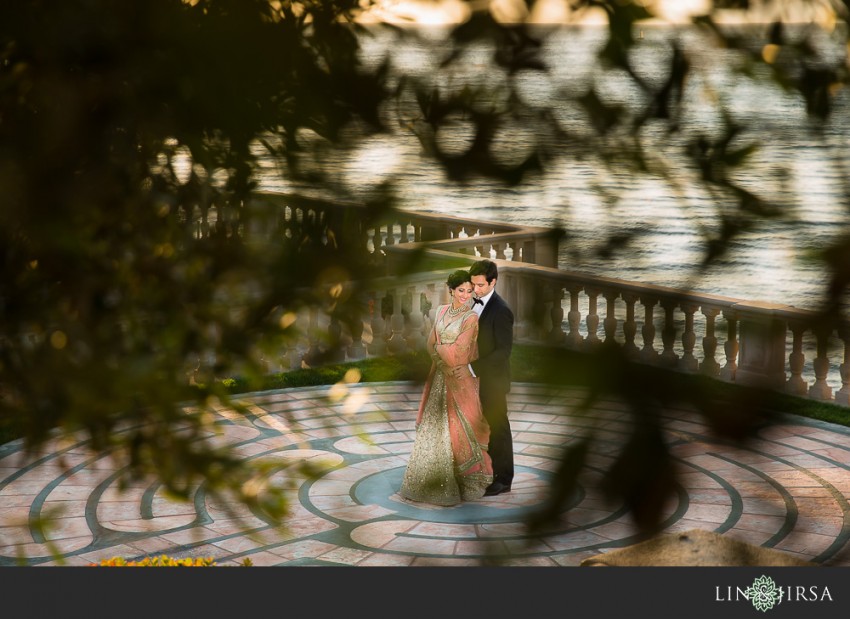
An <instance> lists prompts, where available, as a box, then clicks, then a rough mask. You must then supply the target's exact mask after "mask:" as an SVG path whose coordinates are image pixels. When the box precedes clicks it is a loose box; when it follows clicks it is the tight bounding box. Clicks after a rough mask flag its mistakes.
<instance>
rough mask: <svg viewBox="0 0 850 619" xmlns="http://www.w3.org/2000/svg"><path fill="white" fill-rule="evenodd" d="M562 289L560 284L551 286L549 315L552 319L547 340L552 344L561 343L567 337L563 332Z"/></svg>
mask: <svg viewBox="0 0 850 619" xmlns="http://www.w3.org/2000/svg"><path fill="white" fill-rule="evenodd" d="M563 300H564V289H563V288H562V287H561V284H554V285H553V286H552V308H551V309H550V310H549V315H550V317H551V319H552V329H551V331H549V336H548V338H547V339H548V341H549V342H552V343H553V344H563V343H564V342H565V341H566V339H567V334H566V333H564V305H563Z"/></svg>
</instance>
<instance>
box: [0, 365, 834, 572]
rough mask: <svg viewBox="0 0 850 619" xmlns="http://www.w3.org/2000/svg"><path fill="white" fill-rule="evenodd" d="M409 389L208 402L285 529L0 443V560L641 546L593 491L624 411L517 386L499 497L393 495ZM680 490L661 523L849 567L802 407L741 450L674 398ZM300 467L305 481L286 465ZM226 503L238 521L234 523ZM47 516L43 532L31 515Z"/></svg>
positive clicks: (445, 553)
mask: <svg viewBox="0 0 850 619" xmlns="http://www.w3.org/2000/svg"><path fill="white" fill-rule="evenodd" d="M419 394H420V386H419V385H416V384H413V383H408V382H392V383H371V384H363V385H355V386H351V387H349V388H348V391H347V392H346V393H345V394H344V397H339V394H338V393H334V392H333V391H332V389H331V388H330V387H309V388H301V389H288V390H280V391H267V392H262V393H252V394H245V395H243V396H240V398H239V399H240V400H241V401H243V402H245V403H246V404H248V405H249V406H250V410H251V412H252V414H251V415H247V416H243V415H241V414H237V413H235V412H234V411H232V410H229V409H226V408H222V409H221V410H219V411H218V412H217V415H218V416H217V419H216V426H217V429H218V430H219V431H220V432H219V433H217V434H216V436H215V440H217V441H220V442H221V443H222V444H227V445H229V446H230V448H231V449H233V450H234V451H235V452H236V453H238V454H240V455H242V456H243V457H245V458H264V459H273V460H276V461H277V463H279V465H280V466H279V467H278V470H279V472H278V473H275V474H274V475H275V476H276V477H278V478H277V479H275V478H272V479H270V482H272V483H284V482H287V483H290V484H291V486H292V490H291V496H292V499H293V500H292V509H291V513H290V515H289V517H288V519H287V522H286V523H285V526H284V527H273V526H271V524H270V523H269V521H268V520H267V519H265V518H264V517H263V514H258V513H253V512H249V511H247V510H245V509H244V508H242V507H241V506H239V505H221V504H218V503H217V502H216V501H215V500H212V498H211V497H209V496H207V495H206V493H205V492H204V488H203V487H199V488H197V489H196V490H195V492H194V496H193V501H191V502H188V503H183V502H175V501H173V500H172V499H170V498H169V497H167V496H165V494H164V493H163V492H162V490H161V488H160V487H159V486H158V485H157V484H156V483H151V482H147V483H139V484H137V485H136V486H133V487H130V488H128V489H126V490H124V491H119V489H118V487H117V484H116V481H115V480H116V478H117V476H118V473H119V472H120V471H118V470H117V469H116V465H115V463H114V462H113V460H112V459H111V458H110V456H109V455H108V454H96V453H93V452H92V451H91V450H90V449H89V447H88V445H87V443H86V442H85V441H84V440H80V441H79V442H73V441H68V440H65V441H58V440H57V441H53V443H52V444H51V445H50V446H49V449H47V450H45V451H43V452H42V454H41V455H39V456H37V457H31V458H29V459H28V460H24V458H23V452H22V446H21V444H20V442H18V441H15V442H12V443H8V444H6V445H3V446H0V565H17V564H20V563H24V564H28V565H56V564H65V565H86V564H88V563H91V562H97V561H100V560H101V559H105V558H109V557H113V556H123V557H125V558H128V559H131V558H141V557H143V556H145V555H151V554H160V553H168V554H170V555H173V556H178V557H181V556H212V557H215V559H216V561H217V563H218V564H219V565H229V564H238V563H240V562H242V561H243V560H244V559H245V558H249V559H250V560H251V562H252V563H253V564H254V565H258V566H262V565H287V566H299V565H351V566H379V565H380V566H405V565H409V566H419V565H435V566H473V565H482V564H492V563H496V564H504V565H514V566H522V565H533V566H553V567H554V566H576V565H578V564H579V563H580V562H581V560H582V559H584V558H587V557H589V556H593V555H597V554H599V553H602V552H606V551H608V550H613V549H616V548H622V547H624V546H629V545H631V544H634V543H636V542H638V541H640V539H642V538H640V537H639V536H638V534H637V531H636V529H635V528H634V526H633V525H632V521H631V519H630V517H629V514H628V513H627V511H626V509H625V508H624V507H623V506H622V505H611V504H609V503H607V502H606V501H605V500H604V498H603V497H602V495H601V494H600V492H599V491H598V487H599V482H600V480H601V477H602V473H603V471H604V470H605V469H606V468H607V466H608V465H609V464H610V463H611V462H612V459H613V457H614V456H615V455H616V453H617V452H618V451H619V449H620V448H621V447H622V445H623V442H624V439H625V438H626V437H627V435H628V432H629V428H630V425H629V424H630V421H629V420H630V416H629V414H628V412H627V409H626V407H625V405H624V404H623V403H621V402H616V401H613V400H607V401H606V400H601V401H599V402H597V403H596V404H595V405H594V407H593V409H592V410H590V411H582V412H578V411H577V410H576V409H577V407H576V405H577V403H578V402H580V401H581V400H582V396H583V393H582V392H581V391H580V390H578V389H574V388H566V387H565V388H551V387H544V386H541V385H532V384H515V385H514V386H513V391H512V393H511V394H510V397H509V406H510V411H511V425H512V428H513V431H514V451H515V453H516V466H517V475H516V478H515V480H514V485H513V489H512V492H510V493H508V494H502V495H499V496H497V497H485V498H482V499H480V500H478V501H474V502H470V503H464V504H461V505H457V506H454V507H436V506H428V505H423V504H417V503H412V502H408V501H405V500H403V499H401V498H400V497H399V496H398V494H397V493H396V490H397V489H398V487H399V485H400V483H401V478H402V474H403V472H404V467H405V465H406V462H407V457H408V455H409V453H410V450H411V448H412V445H413V438H414V419H415V415H416V408H417V405H418V402H419ZM664 424H665V430H666V433H667V434H666V439H667V441H668V444H669V445H670V449H671V452H672V454H673V456H674V457H675V460H676V466H677V469H678V471H679V474H680V475H679V483H680V488H679V492H678V493H677V496H676V498H675V500H673V501H671V503H670V504H669V505H667V506H665V512H664V515H665V521H664V532H667V533H671V532H677V531H684V530H687V529H693V528H699V529H705V530H709V531H716V532H718V533H724V534H726V535H729V536H731V537H733V538H735V539H739V540H742V541H746V542H749V543H752V544H757V545H760V546H764V547H769V548H774V549H777V550H782V551H784V552H787V553H790V554H792V555H794V556H797V557H800V558H803V559H805V560H810V561H814V562H816V563H819V564H821V565H843V566H848V565H850V550H848V548H847V547H848V540H850V503H848V500H850V429H848V428H844V427H841V426H835V425H831V424H826V423H821V422H815V421H811V420H807V419H802V418H796V417H795V418H790V417H789V418H786V419H785V420H784V421H782V422H781V423H775V424H772V425H769V426H765V427H764V428H763V429H762V430H761V431H760V432H759V433H758V436H757V437H756V438H755V439H754V440H752V441H750V442H749V443H747V444H746V445H745V446H743V447H736V446H731V445H729V444H727V443H726V442H724V441H722V440H719V439H718V438H717V437H715V436H714V435H713V434H712V432H711V431H710V429H709V428H708V427H707V425H706V424H704V423H703V420H702V418H701V417H699V416H698V415H696V414H695V413H692V412H689V411H687V410H684V409H675V408H672V409H668V410H667V411H666V413H665V415H664ZM591 426H592V427H594V428H595V435H596V437H597V441H596V442H595V443H594V447H593V453H592V454H591V459H590V462H589V465H588V467H587V468H586V469H585V471H584V473H583V476H582V480H581V481H582V483H581V488H580V489H579V491H578V492H577V493H576V494H575V496H573V497H570V500H569V501H568V504H567V505H566V508H565V511H564V513H563V515H562V518H561V522H560V524H559V525H557V526H553V527H551V528H550V529H549V530H547V531H546V532H545V533H544V534H542V535H539V536H537V537H534V538H532V537H530V536H529V535H528V534H527V532H526V529H525V526H524V524H523V518H524V517H525V516H526V515H528V513H529V512H530V510H533V509H534V508H535V507H536V506H537V505H539V504H540V503H541V502H542V501H543V500H544V498H545V497H546V492H547V488H548V483H549V481H550V479H551V476H552V473H553V471H554V470H555V469H556V467H557V464H558V460H559V457H560V454H561V450H562V448H563V446H564V445H568V444H570V443H571V442H572V441H575V440H578V439H579V438H581V437H582V436H583V435H584V434H585V433H586V432H587V430H588V429H589V428H590V427H591ZM304 461H308V462H310V463H312V464H314V465H315V466H316V467H318V469H319V471H320V474H319V475H318V476H316V477H310V478H308V477H306V476H303V475H299V474H297V473H293V471H294V470H295V469H294V468H293V467H289V468H287V465H288V464H295V463H300V462H304ZM228 508H232V509H236V510H237V513H238V515H239V516H240V517H241V524H240V523H239V522H237V521H236V520H234V519H232V512H230V511H229V510H228ZM42 520H48V524H49V526H47V527H46V528H42V527H40V526H39V523H40V522H41V521H42Z"/></svg>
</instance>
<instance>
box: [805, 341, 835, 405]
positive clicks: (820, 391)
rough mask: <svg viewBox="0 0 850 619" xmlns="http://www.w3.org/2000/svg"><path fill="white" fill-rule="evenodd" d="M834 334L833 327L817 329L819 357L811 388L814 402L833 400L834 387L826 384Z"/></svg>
mask: <svg viewBox="0 0 850 619" xmlns="http://www.w3.org/2000/svg"><path fill="white" fill-rule="evenodd" d="M831 333H832V328H831V327H821V328H819V329H815V337H816V338H817V341H818V345H817V350H818V353H817V357H815V360H814V363H813V364H812V365H814V368H815V382H814V384H813V385H812V386H811V387H809V397H810V398H812V399H814V400H831V399H832V387H830V386H829V385H828V384H827V383H826V377H827V376H828V375H829V357H828V356H827V353H828V349H829V336H830V334H831Z"/></svg>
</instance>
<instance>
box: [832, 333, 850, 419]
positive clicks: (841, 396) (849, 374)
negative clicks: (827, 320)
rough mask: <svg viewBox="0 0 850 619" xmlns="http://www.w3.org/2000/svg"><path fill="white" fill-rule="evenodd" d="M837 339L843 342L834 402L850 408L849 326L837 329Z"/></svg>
mask: <svg viewBox="0 0 850 619" xmlns="http://www.w3.org/2000/svg"><path fill="white" fill-rule="evenodd" d="M838 337H840V338H841V341H842V342H844V362H843V363H842V364H841V365H840V366H839V367H838V373H839V374H840V375H841V389H839V390H838V391H837V392H836V393H835V401H836V402H837V403H838V404H842V405H843V406H850V326H843V327H841V328H839V329H838Z"/></svg>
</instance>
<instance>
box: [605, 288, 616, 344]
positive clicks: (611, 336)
mask: <svg viewBox="0 0 850 619" xmlns="http://www.w3.org/2000/svg"><path fill="white" fill-rule="evenodd" d="M603 296H604V297H605V310H606V315H605V320H603V321H602V328H603V330H604V331H605V343H606V344H609V345H610V344H616V343H617V340H616V334H617V316H616V315H615V314H614V312H615V303H616V301H617V297H619V296H620V294H619V293H617V292H612V291H608V292H605V293H603Z"/></svg>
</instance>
